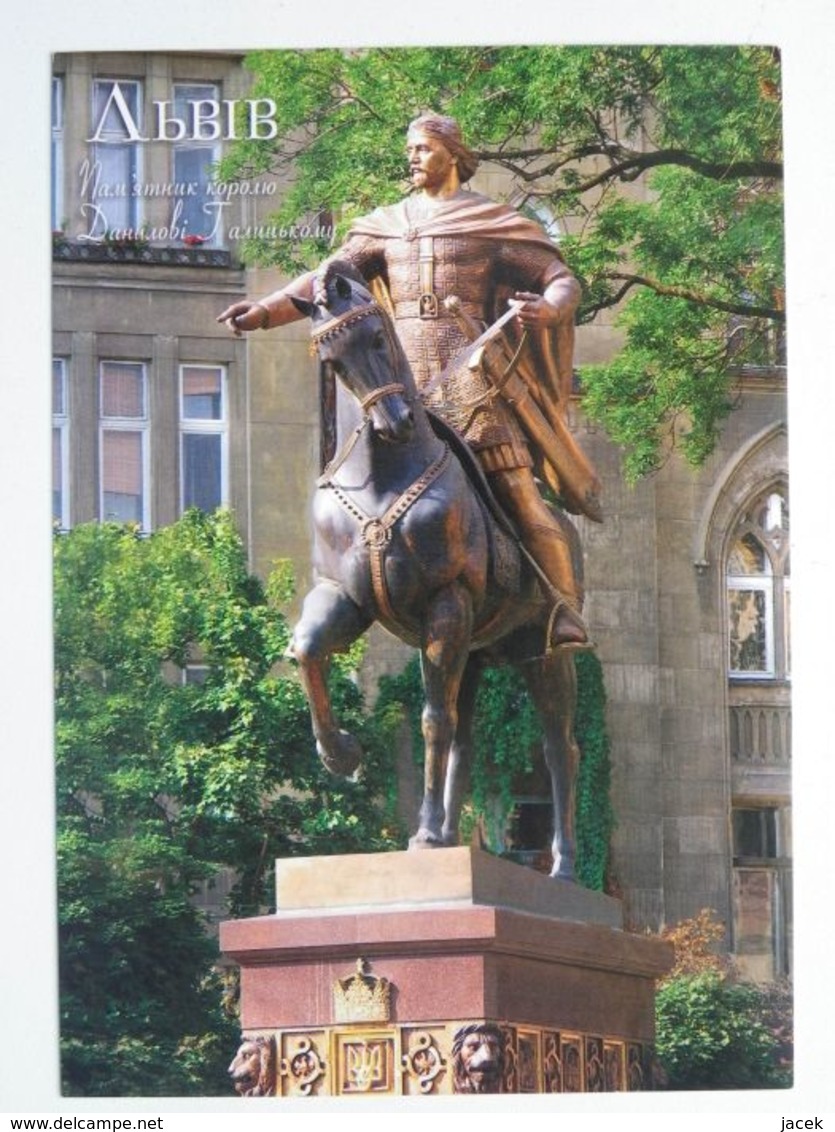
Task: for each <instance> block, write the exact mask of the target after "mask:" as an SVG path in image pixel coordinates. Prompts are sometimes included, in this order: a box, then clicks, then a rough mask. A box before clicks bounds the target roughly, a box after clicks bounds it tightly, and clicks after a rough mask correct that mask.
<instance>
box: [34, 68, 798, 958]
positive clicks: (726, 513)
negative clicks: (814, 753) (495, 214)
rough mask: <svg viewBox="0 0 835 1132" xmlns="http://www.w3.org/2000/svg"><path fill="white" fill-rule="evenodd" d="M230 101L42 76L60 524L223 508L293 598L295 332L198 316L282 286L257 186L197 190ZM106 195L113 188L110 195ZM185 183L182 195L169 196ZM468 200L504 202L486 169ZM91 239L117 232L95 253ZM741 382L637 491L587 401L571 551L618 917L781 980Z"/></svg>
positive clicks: (191, 78) (101, 78)
mask: <svg viewBox="0 0 835 1132" xmlns="http://www.w3.org/2000/svg"><path fill="white" fill-rule="evenodd" d="M116 87H118V93H117V92H116ZM245 99H246V75H245V72H244V71H243V69H242V67H241V59H240V56H238V55H236V54H224V53H211V54H208V55H190V54H185V53H182V54H173V55H171V54H166V55H163V54H136V55H129V54H125V53H119V54H113V55H82V54H78V55H70V56H66V57H60V56H59V57H56V59H55V79H54V87H53V219H52V226H53V230H54V236H53V242H54V251H53V267H54V272H53V279H54V288H53V290H54V307H53V338H54V343H53V349H54V362H53V410H54V416H53V438H54V439H53V453H54V482H53V519H54V521H55V522H56V523H57V524H58V525H59V526H61V527H64V528H66V527H70V526H72V525H74V524H76V523H79V522H83V521H87V520H92V519H106V518H111V517H112V518H119V519H132V520H135V521H137V522H138V523H140V525H141V526H142V527H144V528H145V529H147V530H152V529H154V528H156V527H159V526H162V525H164V524H166V523H170V522H172V521H173V520H174V519H175V518H176V517H177V516H178V515H179V514H180V513H181V512H182V510H183V509H184V507H185V506H187V505H189V504H190V503H196V504H198V505H200V506H205V507H207V508H211V507H214V506H217V505H226V506H230V507H232V508H233V509H234V512H235V515H236V516H237V520H238V523H239V527H240V530H241V533H242V535H243V537H244V539H245V541H246V544H247V546H248V549H249V556H250V562H251V566H252V568H253V570H255V571H256V572H257V573H260V574H265V573H266V572H267V571H268V570H269V568H270V565H271V563H272V561H273V560H274V559H276V558H291V559H292V560H293V561H294V562H295V563H296V564H297V575H298V582H299V590H300V592H304V589H305V587H306V584H307V582H308V580H309V573H310V566H309V527H308V520H307V512H308V501H309V496H310V491H311V486H312V484H313V481H314V479H315V476H316V475H317V474H318V472H319V458H320V441H319V382H318V373H317V370H316V366H315V364H314V363H313V362H312V361H311V359H310V357H309V355H308V350H307V345H308V332H307V327H306V325H305V324H304V323H300V324H299V323H297V324H294V325H293V326H291V327H287V328H284V329H282V330H280V331H277V332H273V333H272V334H269V335H267V334H258V333H256V334H253V335H250V336H249V337H248V338H247V339H246V340H242V339H235V338H232V337H231V336H230V335H229V334H228V331H227V330H226V329H225V328H224V327H221V326H219V325H218V324H217V323H216V321H215V318H216V315H217V313H218V312H219V311H220V310H222V309H223V308H224V307H225V306H227V305H228V304H229V303H230V302H231V301H233V300H234V299H235V298H238V297H241V296H243V295H253V294H264V293H266V292H268V291H270V290H273V289H274V288H275V287H276V286H278V285H279V284H280V282H281V280H280V278H279V277H278V275H277V274H276V273H275V272H274V271H271V270H253V269H244V268H243V267H242V266H241V264H240V260H239V257H238V252H237V247H238V245H237V243H236V241H235V240H234V239H230V238H229V237H228V233H229V232H230V231H231V230H232V229H234V227H235V226H236V225H239V226H245V225H246V224H247V223H252V222H254V221H257V220H258V219H259V217H263V216H264V215H266V214H267V213H268V212H269V210H270V207H271V206H272V204H273V201H271V199H270V195H269V193H268V192H267V191H266V189H265V193H264V195H263V196H261V197H251V198H245V197H243V196H238V197H237V198H235V199H229V198H223V196H222V195H220V196H219V195H218V191H217V188H216V187H215V189H214V191H213V190H212V189H210V188H209V182H210V180H211V176H210V173H209V167H210V165H211V163H212V162H214V161H216V160H217V158H218V157H219V156H221V153H222V151H223V148H224V144H225V141H224V122H225V121H226V119H225V118H224V114H225V113H227V111H226V110H225V109H224V106H225V105H226V104H227V103H232V102H234V101H235V100H245ZM196 103H205V104H210V103H214V104H216V107H217V114H218V118H217V122H218V123H219V125H218V133H219V135H220V136H219V137H217V138H211V137H209V138H208V139H207V138H205V137H203V136H201V131H200V130H199V129H193V128H192V127H193V126H194V125H195V123H194V122H193V121H191V120H190V119H189V114H195V113H196V114H199V113H203V114H204V115H205V114H207V113H208V112H209V111H208V110H203V111H197V110H195V109H194V105H195V104H196ZM160 105H162V107H163V109H162V110H160V109H159V107H160ZM155 114H156V115H157V117H156V119H155V118H154V115H155ZM160 115H161V117H160ZM155 121H156V124H154V123H155ZM177 122H179V123H181V124H182V127H183V128H182V130H181V129H180V126H179V125H177V124H176V123H177ZM132 124H133V125H135V126H136V127H137V128H136V130H133V131H132V129H131V126H132ZM197 124H198V125H199V123H197ZM160 125H161V126H162V129H159V127H160ZM154 130H156V131H157V133H161V134H163V136H161V137H156V136H154V133H153V131H154ZM206 133H211V131H210V130H206V129H205V128H204V129H203V131H202V134H206ZM143 138H146V139H149V140H142V139H143ZM97 163H98V164H97ZM108 183H110V184H114V183H115V184H118V183H122V184H124V185H126V186H127V192H126V193H125V194H122V195H118V194H117V195H112V196H109V195H108V194H107V192H106V191H105V186H106V184H108ZM188 184H194V185H196V186H197V187H196V190H195V192H194V193H193V194H191V196H189V195H188V194H187V193H186V192H185V190H183V191H182V192H178V189H177V186H181V187H182V186H184V185H188ZM265 184H266V182H265ZM131 186H138V187H139V189H138V191H136V192H133V193H132V192H131V191H130V190H131ZM166 186H167V187H168V189H167V190H166V188H165V187H166ZM474 187H476V188H478V189H480V190H482V191H485V192H488V193H491V194H493V195H498V196H502V195H503V193H502V188H503V185H502V182H501V179H500V178H499V177H498V175H497V174H490V173H489V172H487V173H485V174H483V175H479V177H478V178H477V179H476V182H475V185H474ZM270 191H271V192H272V193H273V194H274V193H275V192H276V186H275V184H274V183H273V188H272V190H270ZM278 191H280V186H278ZM195 198H196V202H195ZM178 201H179V202H180V204H181V207H179V208H178ZM218 201H222V207H220V206H219V204H218ZM206 204H208V205H209V206H210V207H209V210H208V212H204V211H203V205H206ZM212 206H213V207H214V211H213V209H212ZM218 216H219V217H220V220H219V221H217V222H216V220H217V217H218ZM94 224H95V225H97V226H98V227H96V228H93V227H92V225H94ZM105 229H108V230H110V231H112V232H115V233H117V236H116V237H115V238H107V239H101V238H99V237H100V236H101V233H102V232H103V231H104V230H105ZM118 233H121V236H119V235H118ZM143 233H149V235H148V236H147V238H146V236H145V235H144V234H143ZM134 236H135V237H136V238H134ZM617 341H618V339H617V333H616V331H615V329H614V327H613V326H612V324H611V323H610V322H606V321H605V320H604V321H602V322H601V323H599V324H598V323H595V324H593V325H592V326H590V327H586V328H582V329H581V330H580V331H579V333H578V350H577V358H576V361H577V363H578V365H582V364H583V363H586V362H594V361H598V360H600V359H601V358H605V357H607V356H610V354H611V352H612V350H614V349H615V348H616V347H617ZM737 384H738V404H737V407H736V409H735V410H734V412H733V414H732V415H731V417H730V419H729V421H728V423H727V426H726V428H725V430H724V432H723V435H722V438H721V441H720V444H719V446H718V448H717V450H716V452H715V453H714V455H713V456H712V457H711V459H710V460H709V461H708V463H707V464H706V465H705V466H704V467H702V468H701V469H699V470H693V469H691V468H689V467H688V466H686V465H685V464H684V463H683V462H681V461H680V460H679V459H677V458H675V457H674V458H672V459H671V460H670V461H669V462H668V463H667V464H666V465H665V466H664V467H663V468H662V469H661V470H660V471H659V472H658V473H657V474H656V475H655V476H653V477H651V478H649V479H647V480H645V481H643V482H641V483H639V484H638V485H637V486H634V487H630V486H628V485H627V484H626V482H625V481H624V478H623V475H622V471H621V463H620V458H619V453H618V451H617V450H616V449H615V448H614V446H613V445H611V444H610V443H609V442H608V441H607V439H606V437H605V436H604V435H603V434H602V433H601V432H599V431H596V430H594V429H592V428H591V427H589V425H588V424H587V423H586V422H585V421H584V419H583V416H582V407H581V402H580V401H579V400H578V401H577V402H576V403H575V404H574V405H573V406H572V427H573V428H574V429H575V430H576V432H577V434H578V436H579V438H580V441H581V444H582V447H583V448H584V449H585V451H586V452H587V453H588V455H589V456H590V458H591V459H592V461H593V463H594V464H595V465H596V467H597V469H598V470H599V472H600V475H601V479H602V480H603V484H604V506H605V512H606V521H605V523H604V524H603V525H602V526H597V525H594V524H591V523H581V535H582V540H583V545H584V551H585V558H586V563H585V569H586V587H587V614H588V620H589V624H590V627H591V631H592V635H593V637H594V639H595V641H596V643H597V646H598V655H599V657H600V659H601V661H602V664H603V668H604V676H605V683H606V689H607V696H608V723H609V731H610V736H611V741H612V760H613V801H614V807H615V811H616V820H617V826H616V829H615V833H614V841H613V874H614V877H615V879H616V882H617V885H618V887H619V890H620V894H621V895H622V896H623V899H624V902H625V915H626V919H627V922H628V923H629V924H631V925H632V926H634V927H636V928H639V929H640V928H643V927H649V928H657V927H659V926H661V925H663V924H665V923H666V924H671V923H674V922H676V921H677V920H679V919H681V918H683V917H686V916H692V915H694V914H696V913H697V912H698V911H699V910H700V909H702V908H705V907H710V908H713V909H715V911H716V913H717V914H718V916H719V918H720V919H722V920H723V921H724V922H725V923H726V924H727V925H728V946H729V948H730V949H732V950H733V951H734V952H735V954H736V955H737V956H738V957H739V960H740V962H741V964H742V965H743V966H744V967H745V969H746V970H747V971H748V972H749V973H750V974H751V975H752V976H754V977H757V978H773V977H776V976H778V975H781V974H785V973H788V972H790V969H791V927H790V925H791V875H790V860H791V821H790V814H791V806H790V742H791V730H790V706H789V673H790V650H789V644H788V641H789V637H788V610H789V595H790V572H789V561H788V555H787V551H788V461H787V441H786V406H785V371H784V370H783V369H781V368H774V369H768V370H766V369H763V370H758V371H756V372H749V373H740V374H739V375H737ZM372 640H373V647H372V649H371V654H370V659H369V665H368V671H367V672H366V673H365V677H364V678H365V680H366V681H367V683H368V684H369V686H373V685H374V684H375V682H376V678H377V677H378V675H379V674H380V672H381V671H385V670H391V669H392V668H393V667H396V666H397V665H399V664H402V663H403V660H404V658H405V653H404V650H403V648H402V647H401V646H395V645H394V644H392V643H391V641H390V640H389V639H388V638H386V637H385V635H384V634H383V633H382V632H376V631H375V632H374V633H373V634H372Z"/></svg>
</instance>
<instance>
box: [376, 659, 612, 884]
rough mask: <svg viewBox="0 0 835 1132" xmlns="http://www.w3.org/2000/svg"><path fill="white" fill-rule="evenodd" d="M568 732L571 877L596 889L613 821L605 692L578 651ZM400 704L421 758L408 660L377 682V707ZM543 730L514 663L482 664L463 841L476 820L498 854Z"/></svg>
mask: <svg viewBox="0 0 835 1132" xmlns="http://www.w3.org/2000/svg"><path fill="white" fill-rule="evenodd" d="M574 662H575V666H576V670H577V715H576V722H575V735H576V738H577V742H578V744H579V747H580V751H581V758H580V767H579V771H578V775H577V797H576V815H577V827H576V833H577V865H576V868H577V879H578V880H579V881H580V883H581V884H583V885H585V887H586V888H592V889H596V890H599V891H600V890H602V889H603V888H604V885H605V881H606V870H607V865H608V859H609V839H610V835H611V831H612V827H613V824H614V815H613V811H612V805H611V800H610V797H609V780H610V763H609V752H610V744H609V737H608V734H607V731H606V720H605V708H606V694H605V689H604V686H603V673H602V668H601V665H600V661H599V660H598V659H597V657H596V655H595V654H594V653H578V654H577V656H576V657H575V658H574ZM395 705H399V706H400V708H401V710H402V711H403V712H404V714H405V717H406V721H407V723H408V726H409V731H410V735H411V744H412V750H413V752H415V758H416V759H417V760H418V761H419V762H421V763H422V761H423V737H422V735H421V728H420V716H421V711H422V709H423V689H422V686H421V678H420V665H419V662H418V659H417V658H416V657H415V658H414V659H413V660H411V661H410V662H409V664H408V665H407V666H406V668H405V669H404V670H403V672H402V673H400V674H399V675H398V676H393V677H384V678H383V680H382V681H381V683H380V697H379V699H378V703H377V710H378V711H384V712H389V711H391V709H392V707H393V706H395ZM541 742H542V729H541V727H540V724H539V719H538V717H537V714H536V711H535V710H534V707H533V704H532V702H531V700H530V697H529V696H528V694H527V691H526V689H525V686H524V682H523V681H522V679H521V677H520V676H519V674H518V673H517V671H516V670H515V669H514V668H511V667H498V668H491V669H487V670H486V671H485V672H484V673H483V675H482V678H481V684H480V686H479V691H478V699H477V701H476V721H475V728H474V746H475V756H474V760H473V771H472V794H471V800H470V803H469V804H468V806H467V808H466V809H465V812H464V814H463V815H462V823H461V824H462V836H463V838H464V839H465V840H466V839H467V838H468V837H469V835H470V833H471V832H472V829H473V826H474V825H475V824H477V823H478V824H479V825H480V826H481V828H482V830H483V831H484V833H485V834H486V836H485V840H486V841H487V843H488V845H490V846H491V847H493V848H495V849H497V850H498V851H501V850H502V849H503V848H504V844H503V842H504V836H505V831H506V827H507V823H508V819H509V817H510V813H511V811H512V809H513V806H514V803H515V800H516V798H517V797H518V795H519V793H520V784H521V783H522V782H523V781H524V780H525V779H526V777H528V776H529V775H530V774H531V772H532V771H533V770H534V767H535V763H536V760H537V759H538V758H539V757H541V756H540V753H539V752H540V747H541Z"/></svg>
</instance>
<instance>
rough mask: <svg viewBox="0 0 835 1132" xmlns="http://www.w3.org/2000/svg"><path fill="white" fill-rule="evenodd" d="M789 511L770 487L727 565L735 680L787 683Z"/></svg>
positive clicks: (738, 532)
mask: <svg viewBox="0 0 835 1132" xmlns="http://www.w3.org/2000/svg"><path fill="white" fill-rule="evenodd" d="M789 596H790V582H789V509H788V502H787V497H786V493H785V490H784V489H783V488H782V487H776V488H770V489H769V490H768V491H766V492H764V493H763V494H762V495H760V496H758V497H757V498H756V500H755V501H754V503H753V504H752V505H751V506H750V507H748V508H746V510H745V511H744V513H743V515H742V516H741V518H740V520H739V522H738V523H737V526H736V528H735V531H734V534H733V537H732V539H731V544H730V550H729V553H728V563H727V600H728V605H727V609H728V671H729V674H730V676H731V677H732V678H734V679H748V680H774V679H786V678H787V677H788V675H789V671H790V652H789Z"/></svg>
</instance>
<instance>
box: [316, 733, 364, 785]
mask: <svg viewBox="0 0 835 1132" xmlns="http://www.w3.org/2000/svg"><path fill="white" fill-rule="evenodd" d="M316 750H317V751H318V753H319V758H320V759H321V760H322V765H323V766H324V767H325V769H326V770H329V771H330V773H331V774H335V775H338V776H339V777H340V778H350V777H351V775H352V774H353V773H354V771H355V770H356V769H357V767H358V766H359V765H360V763H361V762H362V746H361V745H360V742H359V740H358V739H356V738H354V736H353V735H351V734H349V732H347V731H340V732H339V734H338V735H336V736H334V737H333V739H332V740H331V742H330V743H329V744H328V746H327V747H325V746H324V745H323V744H322V743H321V742H318V741H317V743H316Z"/></svg>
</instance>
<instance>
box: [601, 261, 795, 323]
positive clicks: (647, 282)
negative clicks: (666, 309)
mask: <svg viewBox="0 0 835 1132" xmlns="http://www.w3.org/2000/svg"><path fill="white" fill-rule="evenodd" d="M604 278H606V279H617V280H622V281H623V282H624V286H623V287H621V289H620V290H619V291H618V293H617V295H616V296H615V297H614V298H613V299H612V300H611V301H608V300H607V301H606V302H605V303H600V304H598V305H597V309H603V307H608V306H614V304H615V303H617V302H619V301H620V300H621V299H622V298H623V297H624V295H625V294H626V293H627V292H628V291H629V290H630V288H632V287H648V288H649V289H650V290H651V291H655V293H656V294H657V295H664V296H665V297H667V298H672V299H686V300H687V301H688V302H691V303H697V304H698V305H699V306H703V307H712V308H713V309H714V310H720V311H726V312H727V313H728V314H737V315H740V317H742V318H768V319H771V320H772V321H773V322H785V321H786V312H785V311H783V310H780V309H779V308H778V307H761V306H752V305H751V304H750V303H742V302H738V303H731V302H727V301H726V300H724V299H715V298H712V297H711V296H710V295H705V294H703V293H701V292H699V291H693V290H691V289H690V288H689V287H671V286H668V285H667V284H665V283H661V282H660V281H659V280H657V279H650V278H648V277H647V276H645V275H631V274H628V273H626V272H622V271H612V272H607V273H606V275H605V276H604Z"/></svg>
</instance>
